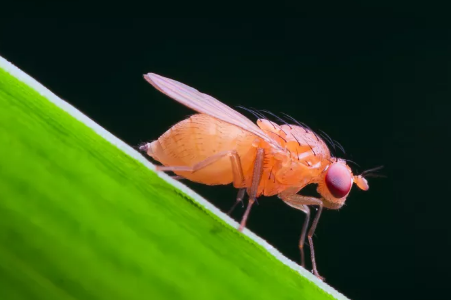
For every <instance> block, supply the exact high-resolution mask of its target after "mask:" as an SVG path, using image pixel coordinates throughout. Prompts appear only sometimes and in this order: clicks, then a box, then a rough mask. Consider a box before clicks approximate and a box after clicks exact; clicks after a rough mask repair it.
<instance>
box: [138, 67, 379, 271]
mask: <svg viewBox="0 0 451 300" xmlns="http://www.w3.org/2000/svg"><path fill="white" fill-rule="evenodd" d="M144 78H145V79H146V80H147V81H148V82H149V83H150V84H151V85H153V86H154V87H155V88H156V89H157V90H159V91H160V92H162V93H163V94H165V95H167V96H169V97H170V98H172V99H174V100H176V101H178V102H180V103H181V104H183V105H185V106H187V107H189V108H191V109H193V110H195V111H197V112H198V114H195V115H193V116H191V117H189V118H187V119H185V120H183V121H181V122H179V123H177V124H175V125H174V126H173V127H171V128H170V129H169V130H168V131H166V132H165V133H164V134H163V135H162V136H160V137H159V138H158V139H157V140H155V141H153V142H151V143H146V144H144V145H143V146H141V147H140V150H142V151H145V152H146V153H147V154H148V155H149V156H150V157H152V158H153V159H155V160H156V161H158V162H160V163H161V164H162V166H157V170H160V171H172V172H174V173H175V174H177V175H178V176H180V177H182V178H185V179H188V180H191V181H194V182H198V183H202V184H207V185H220V184H230V183H233V186H234V187H235V188H237V189H239V192H238V196H237V200H236V202H235V205H236V204H237V203H239V202H241V201H242V199H243V198H244V195H245V193H246V192H247V195H248V196H249V203H248V205H247V207H246V210H245V212H244V215H243V217H242V220H241V224H240V227H239V230H240V231H241V230H242V229H243V228H244V227H245V225H246V220H247V218H248V216H249V212H250V209H251V207H252V205H253V204H254V202H255V200H256V199H257V198H258V197H260V196H273V195H278V197H279V198H280V199H282V200H283V201H284V202H285V203H286V204H288V205H289V206H291V207H294V208H296V209H298V210H301V211H303V212H304V213H305V214H306V219H305V221H304V225H303V227H302V232H301V237H300V241H299V249H300V253H301V264H302V266H303V267H305V260H304V249H303V247H304V242H305V238H306V236H307V238H308V241H309V246H310V254H311V261H312V267H313V270H312V272H313V273H314V275H315V276H317V277H318V278H321V279H322V277H321V276H320V275H319V274H318V270H317V267H316V262H315V252H314V247H313V240H312V237H313V234H314V232H315V229H316V226H317V224H318V220H319V218H320V216H321V212H322V209H323V207H325V208H329V209H339V208H340V207H342V206H343V204H344V203H345V201H346V198H347V196H348V195H349V192H350V191H351V187H352V185H353V184H356V185H357V187H359V188H360V189H362V190H365V191H366V190H368V188H369V186H368V182H367V180H366V179H365V178H364V175H365V174H368V173H369V172H371V171H374V170H376V169H377V168H375V169H373V170H368V171H366V172H364V173H362V174H360V175H353V173H352V170H351V168H350V167H349V166H348V165H347V163H346V160H344V159H340V158H336V157H333V156H331V153H330V151H329V148H328V146H327V144H326V143H325V141H324V140H323V139H321V138H320V137H319V136H318V135H317V134H315V133H314V132H313V131H312V130H311V129H310V128H308V127H307V126H305V125H303V124H300V123H297V124H295V125H292V124H288V123H285V124H282V125H278V124H276V123H275V122H272V121H269V120H266V119H263V118H260V119H258V120H257V124H255V123H253V122H252V121H250V120H249V119H248V118H246V117H245V116H244V115H242V114H240V113H239V112H237V111H235V110H234V109H232V108H230V107H229V106H227V105H225V104H223V103H221V102H220V101H218V100H217V99H215V98H213V97H211V96H209V95H207V94H204V93H201V92H199V91H198V90H196V89H194V88H192V87H189V86H187V85H185V84H183V83H180V82H177V81H175V80H172V79H169V78H165V77H163V76H160V75H157V74H153V73H149V74H146V75H144ZM312 183H313V184H317V185H318V187H317V191H318V193H319V194H320V195H321V197H320V198H316V197H310V196H302V195H299V194H298V192H299V191H301V190H302V189H303V188H304V187H305V186H307V185H309V184H312ZM235 205H234V207H235ZM309 206H317V207H318V211H317V213H316V215H315V218H314V219H313V222H312V224H311V226H310V229H309V230H307V229H308V224H309V219H310V209H309ZM232 209H233V208H232Z"/></svg>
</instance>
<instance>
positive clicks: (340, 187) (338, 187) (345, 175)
mask: <svg viewBox="0 0 451 300" xmlns="http://www.w3.org/2000/svg"><path fill="white" fill-rule="evenodd" d="M326 186H327V188H328V189H329V191H330V193H331V194H332V196H334V197H335V198H343V197H344V196H346V195H347V194H348V193H349V191H350V190H351V186H352V181H351V173H350V172H349V170H348V169H347V168H346V167H345V166H344V165H342V164H340V163H334V164H332V165H331V166H330V167H329V170H327V174H326Z"/></svg>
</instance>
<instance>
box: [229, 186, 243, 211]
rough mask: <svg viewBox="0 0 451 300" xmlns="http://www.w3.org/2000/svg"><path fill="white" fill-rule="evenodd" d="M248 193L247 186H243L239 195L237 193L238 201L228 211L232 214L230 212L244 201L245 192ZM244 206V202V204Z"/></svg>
mask: <svg viewBox="0 0 451 300" xmlns="http://www.w3.org/2000/svg"><path fill="white" fill-rule="evenodd" d="M245 193H246V188H241V189H239V191H238V195H236V201H235V204H233V206H232V207H231V208H230V209H229V211H228V212H227V214H228V215H229V216H230V214H231V213H232V212H233V210H234V209H235V207H236V206H237V205H238V203H240V202H241V203H243V198H244V194H245ZM243 207H244V204H243Z"/></svg>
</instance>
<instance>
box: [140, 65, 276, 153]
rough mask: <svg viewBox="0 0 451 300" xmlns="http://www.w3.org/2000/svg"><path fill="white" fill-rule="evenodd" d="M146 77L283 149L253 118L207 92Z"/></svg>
mask: <svg viewBox="0 0 451 300" xmlns="http://www.w3.org/2000/svg"><path fill="white" fill-rule="evenodd" d="M144 79H146V80H147V81H148V82H149V83H150V84H151V85H153V86H154V87H155V88H156V89H157V90H159V91H160V92H162V93H163V94H165V95H167V96H169V97H170V98H172V99H174V100H176V101H178V102H180V103H182V104H183V105H185V106H187V107H189V108H191V109H193V110H195V111H197V112H200V113H204V114H207V115H210V116H212V117H214V118H217V119H219V120H221V121H224V122H227V123H229V124H232V125H235V126H238V127H240V128H242V129H244V130H246V131H248V132H250V133H253V134H255V135H256V136H258V137H259V138H261V139H263V140H264V141H266V142H268V143H269V144H270V145H271V146H273V147H274V148H276V149H279V150H283V148H282V147H281V146H280V145H279V144H278V143H277V141H275V140H273V139H272V138H270V137H269V136H268V135H266V134H265V132H264V131H263V130H261V129H260V128H259V127H258V126H257V125H256V124H254V123H253V122H252V121H251V120H249V119H248V118H246V117H245V116H243V115H242V114H240V113H239V112H237V111H235V110H234V109H232V108H230V107H229V106H227V105H225V104H224V103H222V102H220V101H219V100H217V99H215V98H213V97H211V96H209V95H207V94H204V93H201V92H199V91H198V90H196V89H194V88H192V87H190V86H187V85H186V84H183V83H181V82H178V81H175V80H173V79H169V78H166V77H163V76H160V75H157V74H154V73H148V74H146V75H144Z"/></svg>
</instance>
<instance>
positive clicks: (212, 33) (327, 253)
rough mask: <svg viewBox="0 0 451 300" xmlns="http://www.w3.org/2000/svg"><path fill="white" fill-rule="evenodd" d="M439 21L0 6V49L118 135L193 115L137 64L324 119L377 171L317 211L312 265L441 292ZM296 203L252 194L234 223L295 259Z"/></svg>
mask: <svg viewBox="0 0 451 300" xmlns="http://www.w3.org/2000/svg"><path fill="white" fill-rule="evenodd" d="M449 29H450V28H449V27H447V26H445V25H443V24H439V23H438V22H436V21H435V20H431V19H430V20H421V19H409V18H321V19H315V18H307V19H277V18H273V19H215V20H208V19H149V20H146V19H113V20H112V19H109V20H106V19H105V20H104V19H97V20H83V19H79V20H74V19H68V20H57V19H1V20H0V55H1V56H3V57H5V58H6V59H8V60H10V61H11V62H13V63H14V64H16V65H17V66H18V67H19V68H21V69H22V70H24V71H25V72H26V73H28V74H30V75H31V76H32V77H34V78H36V79H37V80H38V81H40V82H41V83H42V84H43V85H44V86H46V87H48V88H49V89H50V90H52V91H53V92H54V93H56V94H57V95H59V96H60V97H61V98H63V99H65V100H67V101H68V102H69V103H71V104H72V105H74V106H75V107H77V108H78V109H80V110H81V111H82V112H83V113H85V114H86V115H88V116H89V117H91V118H92V119H93V120H95V121H96V122H97V123H99V124H100V125H101V126H103V127H104V128H106V129H107V130H109V131H110V132H112V133H113V134H114V135H116V136H117V137H119V138H120V139H122V140H124V141H125V142H127V143H128V144H129V145H132V146H136V145H138V144H140V143H141V142H144V141H150V140H153V139H156V138H157V137H158V136H159V135H161V134H162V133H163V132H164V131H165V130H167V129H168V128H169V127H170V126H171V125H173V124H175V123H176V122H178V121H180V120H182V119H183V118H185V117H186V116H188V115H190V114H192V112H191V111H190V110H189V109H187V108H185V107H183V106H182V105H179V104H177V103H176V102H174V101H172V100H170V99H168V98H166V97H165V96H163V95H162V94H160V93H158V92H157V91H156V90H154V88H152V87H151V86H150V85H149V84H148V83H146V82H145V81H144V80H143V78H142V74H144V73H147V72H155V73H157V74H161V75H164V76H167V77H170V78H173V79H176V80H178V81H181V82H184V83H186V84H188V85H190V86H193V87H195V88H197V89H200V90H201V91H203V92H206V93H208V94H211V95H213V96H214V97H216V98H218V99H220V100H221V101H223V102H225V103H227V104H228V105H230V106H233V107H234V106H236V105H243V106H245V107H254V108H259V109H267V110H270V111H272V112H274V113H280V112H286V113H288V114H290V115H292V116H293V117H294V118H296V119H298V120H300V121H302V122H305V123H307V124H308V125H309V126H310V127H312V128H313V129H314V130H318V129H322V130H324V131H325V132H326V133H328V134H329V135H330V136H331V137H333V138H334V139H336V140H338V141H339V142H340V143H341V144H342V145H343V146H344V148H345V150H346V155H345V156H344V157H345V158H348V159H352V160H354V161H356V162H357V163H358V164H360V165H361V167H360V168H357V171H363V170H364V169H367V168H371V167H375V166H379V165H384V166H385V169H384V170H383V171H382V173H383V174H384V175H386V176H387V178H376V179H369V182H370V190H369V191H368V192H362V191H359V190H358V189H357V188H354V189H353V191H352V192H351V195H350V196H349V198H348V200H347V202H346V205H345V206H344V207H343V208H342V209H341V210H339V211H330V210H328V211H325V213H324V215H323V217H322V219H321V220H320V223H319V226H318V229H317V231H316V237H315V246H316V255H317V262H318V268H319V271H320V273H321V274H322V275H323V276H325V277H326V281H327V282H328V283H329V284H330V285H332V286H333V287H335V288H337V289H338V290H339V291H341V292H343V293H344V294H345V295H347V296H348V297H350V298H352V299H445V298H447V297H445V294H444V293H445V292H446V291H447V287H448V286H447V284H448V282H449V277H450V276H449V272H448V267H449V266H450V264H449V253H450V252H449V249H450V247H449V246H450V241H451V239H450V234H451V230H450V221H449V219H450V216H449V212H448V209H449V208H450V200H451V199H450V197H449V191H448V190H449V188H448V186H449V184H448V181H449V176H448V174H447V173H448V170H449V169H448V166H447V165H449V164H448V163H447V161H448V159H449V157H448V153H449V138H450V136H451V134H450V125H449V122H448V118H449V116H448V115H449V112H451V104H450V101H451V98H450V96H451V94H450V86H451V82H450V76H449V70H450V62H451V52H450V50H451V49H450V46H451V40H450V30H449ZM250 117H251V119H252V120H255V118H254V117H252V116H250ZM339 154H340V156H343V155H341V153H339ZM187 184H188V185H189V186H191V187H192V188H193V189H194V190H196V191H198V192H199V193H200V194H201V195H203V196H204V197H206V198H207V199H209V200H211V201H212V202H213V203H214V204H215V205H217V206H218V207H219V208H220V209H222V210H223V211H226V210H227V209H228V208H229V207H230V206H231V205H232V204H233V202H234V198H235V195H236V191H235V190H234V189H233V188H232V187H231V186H219V187H206V186H202V185H199V184H192V183H187ZM242 213H243V210H242V209H241V208H240V209H237V210H236V211H235V213H234V214H233V216H234V218H235V219H237V220H239V218H240V217H241V214H242ZM303 218H304V215H303V214H302V213H301V212H299V211H296V210H294V209H291V208H290V207H288V206H287V205H285V204H283V203H282V202H281V201H280V200H278V199H277V198H276V197H271V198H261V199H260V200H259V205H258V206H255V207H254V209H253V211H252V213H251V216H250V219H249V222H248V227H249V228H250V229H251V230H252V231H254V232H256V233H257V234H258V235H260V236H261V237H263V238H264V239H266V240H267V241H268V242H269V243H271V244H272V245H274V246H275V247H276V248H277V249H279V250H280V251H281V252H282V253H283V254H285V255H286V256H288V257H289V258H291V259H292V260H295V261H298V259H299V257H298V255H299V253H298V248H297V243H298V236H299V233H300V230H301V226H302V221H303ZM307 254H308V253H307ZM307 262H308V263H309V262H310V260H307ZM309 268H310V263H309Z"/></svg>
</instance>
